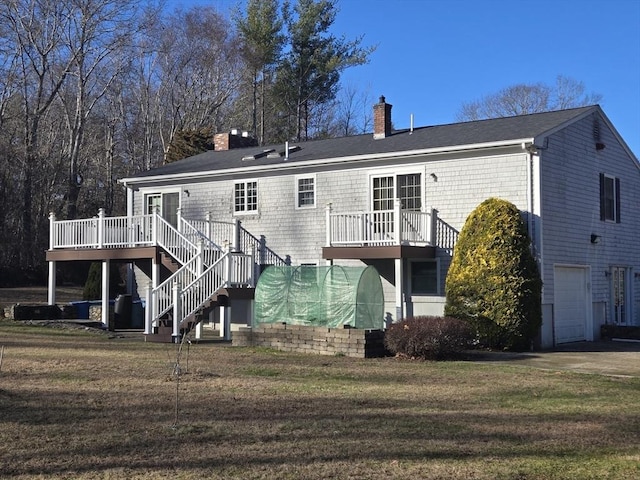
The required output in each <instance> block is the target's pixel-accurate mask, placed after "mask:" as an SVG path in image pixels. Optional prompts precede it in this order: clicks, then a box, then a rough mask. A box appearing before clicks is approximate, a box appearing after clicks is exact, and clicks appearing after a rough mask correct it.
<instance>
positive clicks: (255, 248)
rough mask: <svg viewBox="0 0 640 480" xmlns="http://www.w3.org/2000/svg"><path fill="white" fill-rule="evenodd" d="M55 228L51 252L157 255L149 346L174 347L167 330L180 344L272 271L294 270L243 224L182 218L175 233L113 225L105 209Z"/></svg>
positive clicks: (155, 218) (131, 222) (138, 219)
mask: <svg viewBox="0 0 640 480" xmlns="http://www.w3.org/2000/svg"><path fill="white" fill-rule="evenodd" d="M50 224H51V229H50V250H56V249H64V250H73V251H85V252H87V251H93V252H95V251H96V250H100V249H105V255H106V254H108V252H109V251H110V252H113V251H114V250H119V249H126V248H132V249H140V248H148V247H155V250H156V252H158V253H157V255H158V257H157V258H158V261H159V263H160V265H162V266H163V267H164V274H161V275H160V276H159V278H157V280H156V283H157V284H156V285H151V286H149V287H148V288H147V291H146V292H145V293H146V294H145V295H144V296H145V297H146V311H145V330H144V333H145V335H147V339H148V340H149V341H168V340H169V339H168V338H167V331H166V330H167V325H170V340H171V341H173V342H176V341H178V340H179V339H180V338H181V337H182V336H183V335H184V334H185V333H187V332H189V331H190V330H191V329H192V328H193V327H194V326H196V325H197V324H198V323H199V322H201V321H202V320H203V319H205V318H207V317H208V313H209V312H210V311H211V309H212V308H215V307H216V306H220V305H225V303H224V302H228V301H229V297H230V292H233V290H236V289H251V288H253V287H255V284H256V280H257V277H258V275H259V274H260V271H261V269H262V268H263V267H264V266H265V265H268V264H271V265H284V264H287V260H285V259H283V258H281V257H279V256H278V255H276V254H275V253H274V252H273V251H272V250H270V249H268V248H266V245H265V242H264V237H260V238H258V237H255V236H253V235H251V234H250V233H249V232H248V231H246V230H245V229H244V228H243V227H242V226H241V224H240V222H239V221H236V222H219V221H213V220H212V219H210V218H208V217H207V218H206V219H205V220H188V219H185V218H183V217H182V216H181V215H180V214H178V222H177V225H176V226H173V225H171V224H170V223H169V222H167V221H166V220H165V219H164V218H162V216H161V215H160V214H159V213H153V214H148V215H132V216H126V217H106V216H105V215H104V210H102V209H101V210H100V212H99V214H98V216H97V217H94V218H91V219H80V220H60V221H58V220H56V219H55V216H54V215H53V214H52V215H51V216H50ZM107 258H108V257H107ZM152 268H153V267H152ZM147 270H148V268H147ZM145 273H147V274H148V275H149V273H150V272H145ZM152 276H153V275H149V277H150V278H151V277H152ZM244 297H245V298H246V295H245V296H244Z"/></svg>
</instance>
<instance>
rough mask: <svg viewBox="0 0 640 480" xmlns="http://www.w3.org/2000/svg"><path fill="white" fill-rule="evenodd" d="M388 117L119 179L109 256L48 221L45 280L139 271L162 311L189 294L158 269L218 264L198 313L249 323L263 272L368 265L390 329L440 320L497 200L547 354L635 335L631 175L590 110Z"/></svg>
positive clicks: (639, 311) (628, 161) (638, 187)
mask: <svg viewBox="0 0 640 480" xmlns="http://www.w3.org/2000/svg"><path fill="white" fill-rule="evenodd" d="M391 111H392V107H391V105H390V104H388V103H386V100H385V99H384V97H381V98H380V101H379V103H378V104H376V105H375V106H374V132H373V134H367V135H358V136H352V137H344V138H337V139H327V140H318V141H308V142H304V143H295V144H294V143H285V144H283V145H271V146H266V147H258V146H249V147H246V146H244V145H247V142H234V141H231V140H232V137H233V135H234V134H236V133H237V132H232V133H229V134H219V136H220V135H222V137H224V138H226V139H227V141H218V142H216V148H218V149H217V150H213V151H208V152H205V153H202V154H200V155H196V156H194V157H190V158H187V159H184V160H181V161H178V162H175V163H171V164H167V165H164V166H162V167H159V168H157V169H153V170H150V171H147V172H142V173H140V174H139V175H136V176H134V177H130V178H124V179H121V183H122V184H123V185H124V186H125V187H126V188H127V191H128V212H127V217H122V219H123V220H120V221H119V222H120V223H119V224H118V223H111V224H110V225H111V226H110V227H109V228H110V229H111V230H110V231H113V229H115V230H116V231H118V232H120V233H118V234H116V237H117V238H118V239H119V242H116V243H117V245H116V244H112V245H109V246H107V245H105V243H104V240H101V239H100V237H99V235H98V224H99V222H97V221H94V224H95V227H93V226H92V225H93V224H92V225H89V224H88V225H87V226H86V228H87V229H89V230H90V229H92V228H95V231H96V235H98V236H97V237H95V238H96V241H95V242H93V243H92V242H88V244H86V245H85V244H83V245H81V246H82V248H81V249H78V248H77V247H78V245H74V241H65V242H60V241H58V238H64V237H63V235H64V234H63V233H62V232H63V231H68V230H69V229H72V228H74V227H73V225H71V224H70V223H68V222H67V223H65V222H58V221H56V220H52V231H53V230H54V229H55V231H56V232H59V235H60V237H57V236H56V235H52V244H51V248H50V250H49V251H48V253H47V259H48V261H49V262H51V263H52V264H53V267H52V268H51V269H50V271H53V272H55V263H54V262H56V261H65V260H72V259H79V258H80V256H83V258H84V257H87V256H90V257H91V259H101V260H103V261H105V263H106V262H108V261H109V260H110V259H111V260H113V259H116V258H119V259H122V258H125V259H127V258H128V259H130V260H131V261H132V262H136V264H138V265H139V266H140V267H141V268H138V269H137V270H136V271H137V274H136V284H137V287H138V289H139V291H140V292H141V296H149V295H150V296H149V297H148V298H150V299H153V298H156V297H154V296H153V295H156V296H157V298H158V299H159V298H161V297H162V298H165V304H163V305H164V306H162V308H161V307H160V303H159V300H153V302H155V303H157V305H158V307H157V308H159V309H160V308H161V310H163V311H165V312H166V311H169V310H170V309H172V308H174V303H172V302H174V300H176V299H177V301H178V303H181V304H184V303H185V302H186V298H183V299H182V300H181V299H180V295H179V294H178V296H177V297H176V296H175V295H176V294H174V293H172V292H170V290H169V289H168V288H165V290H164V293H158V287H159V286H160V285H161V284H162V283H163V281H167V279H169V278H170V277H171V275H175V273H171V272H170V270H167V271H166V272H165V273H163V268H165V267H163V265H164V264H165V263H171V262H173V263H175V268H174V270H175V271H177V270H178V269H180V268H182V269H183V273H182V275H183V278H181V284H182V285H183V286H184V284H186V283H192V282H194V281H196V279H197V278H199V277H200V276H201V274H202V272H203V271H206V270H208V269H209V268H218V270H216V272H217V273H215V274H212V275H210V279H209V280H208V281H209V282H210V283H211V282H213V284H212V285H213V287H211V288H214V287H216V285H217V290H216V292H210V291H207V293H206V295H209V296H210V298H214V297H215V299H218V297H224V298H225V300H224V301H223V302H221V304H220V306H221V307H222V308H220V309H215V310H213V313H211V314H209V312H208V311H206V309H203V308H202V305H200V307H198V308H197V309H196V310H197V311H198V312H199V313H197V315H195V316H194V317H193V318H194V319H195V317H197V316H198V315H199V316H200V318H201V317H202V316H203V315H205V314H207V315H212V317H211V318H213V319H214V320H217V321H221V319H222V317H224V316H226V315H230V316H231V319H232V321H233V322H237V323H243V324H250V323H251V308H250V301H249V298H250V293H249V292H250V291H251V290H250V289H251V286H252V285H255V280H256V279H257V277H258V275H259V273H260V271H261V269H262V268H264V266H265V265H270V264H281V265H282V264H290V265H325V264H334V265H345V266H347V265H356V266H368V265H372V266H374V267H375V268H376V269H377V271H378V273H379V274H380V276H381V280H382V285H383V290H384V306H385V308H384V312H385V314H384V315H385V321H387V322H392V321H395V320H397V319H399V318H402V317H405V316H408V315H423V314H429V315H439V314H442V312H443V308H444V299H445V296H444V293H445V292H444V285H445V278H446V274H447V269H448V266H449V264H450V261H451V256H452V254H453V250H454V248H455V242H456V239H457V235H458V232H459V231H460V229H461V228H462V225H463V224H464V221H465V219H466V217H467V216H468V214H469V213H470V212H471V211H472V210H473V209H474V208H475V207H476V206H477V205H478V204H479V203H481V202H482V201H483V200H485V199H487V198H489V197H498V198H503V199H505V200H508V201H510V202H512V203H514V204H515V205H516V206H517V207H518V208H519V209H520V211H521V212H522V215H523V218H525V220H526V222H527V225H528V229H529V233H530V236H531V239H532V249H533V252H534V254H535V257H536V258H537V260H538V262H539V266H540V271H541V274H542V280H543V284H544V286H543V300H542V309H543V325H542V329H541V332H540V338H539V343H540V345H541V346H543V347H549V346H552V345H554V344H558V343H563V342H572V341H579V340H593V339H596V338H598V335H599V330H600V326H601V325H603V324H605V323H611V324H619V325H640V249H639V248H638V247H637V242H636V239H637V238H638V234H639V233H640V213H639V210H638V208H637V206H638V204H640V165H639V163H638V160H637V158H636V157H635V156H634V155H633V153H632V152H631V151H630V150H629V148H628V147H627V145H626V144H625V142H624V141H623V139H622V138H620V136H619V134H618V133H617V132H616V130H615V128H614V127H613V125H612V124H611V122H610V121H609V120H608V118H607V117H606V115H605V114H604V112H603V111H602V109H601V108H600V107H599V106H591V107H583V108H577V109H571V110H561V111H555V112H547V113H540V114H533V115H525V116H517V117H509V118H499V119H491V120H482V121H475V122H465V123H457V124H450V125H436V126H428V127H421V128H411V129H404V130H396V131H393V130H392V128H391V125H392V122H391ZM240 135H242V134H240ZM222 137H220V138H222ZM227 137H229V138H227ZM236 144H239V145H240V147H239V148H232V147H233V146H234V145H236ZM154 215H155V216H157V217H158V219H156V220H151V218H155V217H154ZM127 219H129V220H127ZM132 219H138V220H136V221H135V222H138V223H135V222H133V220H132ZM104 221H105V222H106V221H107V220H104ZM143 222H148V223H149V225H146V224H144V225H143ZM151 222H155V225H156V226H155V227H153V228H151ZM159 224H162V225H163V226H162V229H164V230H162V229H159V227H158V225H159ZM118 225H120V226H118ZM100 228H102V230H103V231H102V233H101V235H104V234H105V232H104V230H105V228H106V227H104V225H103V226H102V227H100ZM124 229H128V231H129V232H131V231H132V230H135V231H136V232H144V235H143V236H145V239H146V240H145V242H147V243H145V244H144V247H145V248H148V249H149V250H147V251H146V253H144V255H143V256H144V259H146V260H145V261H140V258H138V257H139V256H141V255H142V253H127V254H125V253H124V252H125V251H129V252H131V248H132V246H133V243H131V242H130V241H128V240H126V239H127V238H128V237H126V235H124V234H123V233H122V230H124ZM160 230H162V231H163V232H164V233H162V235H161V236H163V237H162V238H164V240H162V242H163V245H162V246H160V247H161V248H160V247H159V243H158V239H159V238H160V237H159V236H158V235H159V233H158V232H160ZM174 232H175V233H174ZM172 235H173V236H172ZM92 238H93V237H92ZM120 240H121V241H120ZM101 241H102V243H100V242H101ZM174 244H175V245H176V248H174V249H173V251H172V248H171V245H174ZM178 244H180V246H177V245H178ZM182 244H184V245H182ZM142 246H143V245H142V244H140V245H136V247H137V248H140V247H142ZM156 248H160V250H162V255H161V254H160V253H158V251H157V250H156ZM70 249H73V252H75V253H73V254H69V251H70ZM78 252H80V253H78ZM204 252H209V253H206V254H205V253H204ZM241 255H244V256H243V257H241ZM223 257H224V260H221V259H222V258H223ZM141 258H142V257H141ZM194 258H197V259H199V260H193V259H194ZM190 262H192V263H190ZM198 262H199V264H198ZM217 262H220V263H219V265H218V263H217ZM225 262H226V263H225ZM185 265H191V267H188V268H187V267H185ZM213 265H218V267H212V266H213ZM231 272H235V273H233V275H234V276H235V277H234V278H231V277H230V275H232V273H231ZM54 278H55V276H54ZM174 279H175V278H174ZM215 279H218V280H215ZM214 280H215V281H214ZM216 281H220V282H221V283H219V284H217V283H215V282H216ZM225 282H226V283H225ZM53 286H55V284H54V283H53ZM147 286H148V287H147ZM232 287H234V288H232ZM241 288H245V290H243V292H244V293H243V294H242V295H239V297H238V299H237V300H235V301H234V299H233V296H234V293H233V291H235V290H239V289H241ZM149 290H151V291H152V293H148V292H149ZM198 290H199V291H200V290H202V289H201V288H200V287H199V288H198ZM221 290H224V294H223V293H221ZM153 292H156V293H153ZM169 296H171V300H170V299H168V297H169ZM50 300H51V298H50ZM150 301H151V300H150ZM200 301H201V299H200V300H198V302H195V303H194V305H195V304H198V303H200ZM209 303H211V302H210V301H209ZM182 306H183V305H181V307H182ZM229 308H230V310H229ZM184 314H185V315H192V313H187V312H186V311H185V313H184ZM194 321H196V320H194Z"/></svg>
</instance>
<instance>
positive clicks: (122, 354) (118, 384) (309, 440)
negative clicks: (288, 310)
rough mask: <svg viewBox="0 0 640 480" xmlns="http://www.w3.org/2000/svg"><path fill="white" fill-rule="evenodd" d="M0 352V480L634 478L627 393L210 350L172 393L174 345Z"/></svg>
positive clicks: (638, 424) (409, 365)
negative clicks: (63, 479)
mask: <svg viewBox="0 0 640 480" xmlns="http://www.w3.org/2000/svg"><path fill="white" fill-rule="evenodd" d="M0 339H1V340H0V345H2V346H4V358H3V362H2V365H1V366H0V445H1V446H2V447H0V471H1V472H2V476H3V478H20V479H35V478H74V479H89V478H103V479H104V478H138V479H155V478H179V479H196V478H242V479H246V478H257V479H259V478H264V479H271V478H283V479H288V478H290V479H298V478H309V479H324V478H336V479H347V478H358V479H388V478H422V479H435V478H468V479H495V478H504V479H513V478H527V479H571V478H575V479H582V478H616V479H625V478H627V479H631V478H637V477H638V474H639V473H640V467H639V465H638V461H637V447H636V446H637V445H638V444H639V443H640V417H639V416H638V414H637V412H638V411H640V398H639V396H638V394H637V393H638V391H640V379H637V378H612V377H604V376H596V375H580V374H574V373H569V372H552V371H541V370H539V369H533V368H528V367H520V366H515V367H514V366H505V365H496V364H495V363H483V362H447V363H430V362H416V361H406V360H398V359H394V358H384V359H367V360H365V359H353V358H347V357H321V356H314V355H301V354H287V353H282V352H275V351H272V350H267V349H244V348H232V347H228V346H223V345H220V344H213V343H203V344H195V343H193V344H191V345H188V344H187V345H185V346H184V350H183V353H182V356H181V360H180V362H179V366H180V369H179V370H180V372H181V375H180V376H179V377H177V376H176V375H175V372H176V368H175V367H176V365H175V364H176V348H177V347H176V346H175V345H163V344H150V343H144V342H142V341H131V340H127V341H124V340H122V339H117V338H116V339H109V338H107V337H105V336H104V335H98V334H94V333H91V332H90V331H89V332H84V331H80V332H78V331H74V330H63V329H51V328H44V327H41V326H28V325H23V324H20V323H17V322H9V321H1V322H0ZM176 406H177V411H176ZM176 412H177V414H176Z"/></svg>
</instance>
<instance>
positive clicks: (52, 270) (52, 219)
mask: <svg viewBox="0 0 640 480" xmlns="http://www.w3.org/2000/svg"><path fill="white" fill-rule="evenodd" d="M55 226H56V214H55V213H53V212H51V213H50V214H49V250H53V249H54V248H55V246H56V245H55V243H56V233H55ZM47 302H48V303H49V305H55V304H56V262H49V280H48V284H47Z"/></svg>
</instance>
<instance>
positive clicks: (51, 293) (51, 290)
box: [47, 262, 56, 305]
mask: <svg viewBox="0 0 640 480" xmlns="http://www.w3.org/2000/svg"><path fill="white" fill-rule="evenodd" d="M47 303H48V304H49V305H55V304H56V262H49V283H48V288H47Z"/></svg>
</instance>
